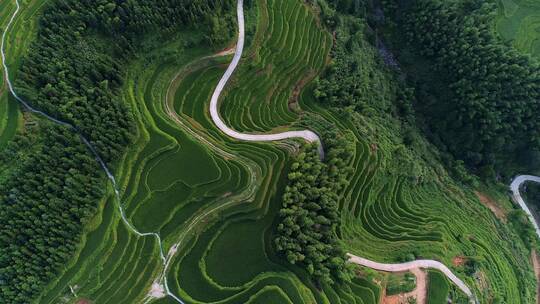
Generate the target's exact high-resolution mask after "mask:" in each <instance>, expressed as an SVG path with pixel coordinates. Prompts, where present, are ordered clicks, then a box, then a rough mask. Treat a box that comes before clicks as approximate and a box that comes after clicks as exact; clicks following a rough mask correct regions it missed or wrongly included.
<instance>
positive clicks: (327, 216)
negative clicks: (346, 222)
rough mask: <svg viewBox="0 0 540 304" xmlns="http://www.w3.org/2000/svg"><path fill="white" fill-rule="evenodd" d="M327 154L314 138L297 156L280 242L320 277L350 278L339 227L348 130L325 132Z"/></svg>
mask: <svg viewBox="0 0 540 304" xmlns="http://www.w3.org/2000/svg"><path fill="white" fill-rule="evenodd" d="M325 147H326V148H327V154H326V156H325V161H321V160H320V158H319V154H318V153H317V147H316V145H314V144H308V145H306V146H304V147H303V148H302V149H301V151H300V153H299V154H298V155H297V156H296V157H295V159H294V161H293V163H292V166H291V170H290V173H289V175H288V185H287V186H286V189H285V193H284V194H283V203H282V208H281V210H280V212H279V224H278V227H277V235H276V238H275V245H276V248H277V251H278V252H279V253H281V254H283V255H284V256H285V257H286V259H287V261H288V262H289V263H291V264H296V265H299V266H301V267H302V268H304V269H306V270H307V272H308V273H309V274H310V275H312V276H313V277H314V278H315V280H317V281H318V282H325V283H333V282H334V281H335V279H347V278H348V275H349V272H348V268H347V267H346V260H347V259H346V256H345V253H344V251H343V249H342V248H341V246H340V244H339V241H338V238H337V234H336V233H337V230H338V229H339V225H340V223H341V220H340V215H339V205H338V202H339V197H340V193H341V192H342V190H343V189H344V187H346V185H347V184H348V181H347V179H346V177H347V175H348V174H349V173H350V170H351V168H350V158H351V157H352V154H353V153H352V147H351V145H350V144H349V142H348V141H347V140H346V139H345V137H343V136H336V134H333V135H331V136H326V137H325Z"/></svg>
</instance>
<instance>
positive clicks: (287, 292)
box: [39, 1, 378, 303]
mask: <svg viewBox="0 0 540 304" xmlns="http://www.w3.org/2000/svg"><path fill="white" fill-rule="evenodd" d="M287 2H288V3H287V6H286V7H284V8H278V7H279V6H278V7H274V6H270V5H269V6H266V3H265V2H264V1H259V2H258V4H259V5H258V6H257V8H256V9H258V10H259V13H260V14H268V15H269V14H270V13H272V14H276V15H277V13H276V12H275V11H274V10H279V11H280V12H283V13H287V14H293V13H294V14H298V15H299V16H302V18H303V19H302V20H304V19H307V17H309V16H312V15H308V10H307V8H306V7H305V6H304V5H302V4H301V3H299V2H297V1H287ZM269 4H270V3H269ZM274 4H275V3H272V5H274ZM281 10H283V11H281ZM310 18H311V19H309V20H310V21H311V22H312V26H313V27H314V28H315V29H317V27H316V26H317V25H316V23H315V20H314V18H313V17H310ZM293 21H296V20H293ZM273 22H274V21H272V22H269V21H268V20H266V19H264V18H261V19H260V25H259V26H260V27H265V28H267V27H268V26H269V25H272V24H273ZM272 26H273V25H272ZM283 26H287V27H291V28H292V27H293V26H292V21H291V23H289V22H284V24H283ZM311 31H312V32H313V33H315V34H316V35H313V36H306V37H305V38H302V39H306V41H311V40H313V39H321V38H322V37H324V38H325V39H327V38H328V34H323V32H322V31H320V29H319V30H318V31H315V30H313V29H312V30H311ZM317 33H318V34H317ZM278 34H279V35H281V34H282V33H281V32H278ZM189 35H191V34H189V33H181V34H180V35H179V37H177V39H175V40H174V41H173V42H171V43H170V44H168V45H165V46H163V47H161V48H160V49H159V50H155V51H154V52H152V53H149V54H148V55H147V56H145V58H141V59H140V60H138V61H137V62H134V63H133V64H132V68H131V69H130V71H129V73H128V74H129V75H131V76H130V78H129V80H128V82H127V83H126V85H125V94H124V97H125V100H126V102H129V103H130V104H131V105H132V108H133V109H134V115H135V116H136V120H137V121H138V126H139V128H138V130H139V136H138V137H137V138H138V141H137V143H136V144H134V145H133V148H132V150H131V151H130V152H129V153H127V156H126V158H125V159H123V161H122V162H121V163H120V164H119V169H118V170H117V172H116V175H117V177H118V178H117V180H118V181H119V186H120V188H121V189H122V193H123V194H122V204H123V205H124V206H125V213H126V215H127V217H128V218H129V220H130V222H131V223H132V224H133V225H134V226H135V227H137V229H138V230H139V231H141V232H156V233H159V234H160V236H161V237H162V239H163V243H164V252H166V253H167V252H173V251H174V250H175V249H176V248H177V247H176V245H175V244H177V243H178V242H179V243H178V244H177V245H179V247H178V254H177V256H176V257H175V258H174V259H172V260H171V263H170V264H168V265H167V272H166V273H167V276H166V279H167V282H168V284H169V285H168V286H169V288H170V289H171V291H172V292H173V293H174V294H175V295H177V296H178V297H180V298H181V299H182V301H184V302H186V303H194V302H198V303H200V302H215V301H221V302H223V303H268V301H270V302H275V301H277V302H279V303H282V301H284V302H293V303H312V302H314V301H317V302H323V303H324V302H328V300H327V299H326V296H325V295H324V293H321V292H319V291H318V290H317V289H316V288H315V287H314V286H313V285H312V284H311V283H309V281H308V280H306V277H305V274H303V273H301V272H300V273H299V274H296V273H295V272H291V271H290V270H289V269H288V268H286V267H284V266H282V265H281V264H280V263H281V262H280V261H275V260H274V258H273V256H274V254H273V253H272V249H271V247H270V244H271V240H270V239H269V232H270V229H271V227H272V222H273V219H274V217H275V214H276V212H277V210H278V208H279V206H280V203H279V198H280V195H279V193H277V192H278V189H283V183H284V179H283V174H284V172H286V170H285V168H286V166H287V163H288V155H289V154H290V152H292V151H293V150H294V149H295V146H296V145H297V144H296V143H294V142H289V143H286V142H284V143H280V144H279V145H278V147H276V146H275V145H265V144H244V143H239V142H236V141H233V140H230V139H229V138H227V137H225V135H223V134H221V132H219V131H218V130H217V129H216V128H215V127H214V126H213V123H212V121H211V120H210V118H209V116H208V114H207V111H208V103H209V100H210V94H211V92H212V90H213V87H214V86H215V84H216V83H217V80H218V78H219V77H220V75H221V74H222V73H223V68H224V64H223V63H226V62H227V60H224V59H223V58H209V57H208V55H210V54H208V53H206V52H207V51H205V50H201V49H193V48H191V49H186V48H184V47H183V46H182V45H183V40H184V39H187V36H189ZM273 35H274V34H273V32H272V35H269V37H270V38H272V37H273ZM300 37H302V36H300V35H299V36H298V37H297V38H294V39H293V41H297V40H299V39H300ZM302 41H303V40H302ZM259 43H261V42H260V41H258V40H256V39H255V40H254V41H253V48H254V49H255V48H257V49H264V48H263V47H262V46H261V45H260V44H259ZM302 43H304V42H302ZM310 43H315V42H310ZM317 43H318V42H317ZM327 46H328V47H329V45H327ZM322 51H323V52H324V53H327V52H328V48H326V49H324V48H323V49H322ZM163 54H168V55H167V56H164V55H163ZM293 55H294V56H296V54H291V55H290V56H293ZM325 57H326V55H324V56H322V58H323V59H324V58H325ZM285 58H287V59H288V61H286V62H294V60H296V59H294V60H292V59H290V58H289V57H287V56H285ZM222 62H223V63H222ZM321 67H322V64H320V65H319V68H321ZM295 75H296V76H295ZM299 75H300V73H299V72H298V73H297V74H292V76H291V79H285V80H287V81H286V82H283V83H281V84H280V85H281V86H286V85H288V88H286V89H285V90H288V92H289V94H290V93H291V92H292V91H293V90H294V86H295V85H296V82H297V79H295V78H293V77H297V76H298V77H299ZM171 79H172V82H171ZM285 102H286V101H285ZM287 111H288V110H287ZM291 117H292V116H291ZM290 122H293V120H290ZM290 122H287V123H290ZM235 127H237V126H236V125H235ZM90 230H91V231H90V232H89V233H88V236H87V238H86V240H85V244H84V246H83V247H82V249H81V251H80V253H78V257H77V258H76V259H74V260H73V261H72V263H71V264H70V265H68V266H67V267H66V269H65V272H64V273H63V275H62V276H61V277H60V278H59V279H58V280H57V281H56V282H53V283H51V285H50V286H49V288H48V292H47V293H45V294H44V295H43V297H42V298H40V299H39V303H56V301H58V299H62V298H66V299H72V300H74V299H79V298H80V299H90V300H92V301H93V302H95V303H137V302H140V301H143V300H145V299H150V298H147V294H148V293H149V292H150V286H151V285H152V283H153V282H162V280H159V278H160V276H161V273H162V272H161V271H162V270H163V269H162V267H161V266H160V261H159V255H158V253H159V248H158V244H157V243H156V242H155V241H154V240H153V239H152V238H144V237H136V236H135V235H134V234H132V233H130V232H129V231H128V229H127V228H126V226H125V225H124V223H122V221H120V218H119V215H118V213H117V211H116V207H115V205H114V199H113V198H112V197H111V198H109V199H108V201H106V202H104V205H103V214H102V216H100V217H98V218H96V219H95V223H94V225H93V227H92V228H91V229H90ZM239 236H241V237H239ZM171 248H172V251H170V249H171ZM246 263H247V264H246ZM246 265H247V267H246ZM238 269H243V271H238ZM69 286H71V288H67V287H69ZM362 288H363V289H366V290H369V291H370V292H369V293H368V294H363V295H361V297H363V298H365V299H370V300H371V302H366V303H375V301H376V298H377V297H376V296H375V292H377V293H378V289H377V287H376V286H373V285H372V284H371V283H368V282H363V281H358V282H355V283H354V284H351V287H350V288H349V289H348V290H344V291H342V292H341V295H335V297H337V298H339V297H346V296H348V297H357V296H355V295H354V290H355V289H362ZM71 289H72V290H71ZM371 290H374V291H371ZM158 302H163V303H168V302H171V303H174V302H175V300H174V299H173V298H171V297H168V298H164V299H162V300H159V301H158Z"/></svg>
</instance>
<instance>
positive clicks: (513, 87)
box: [385, 0, 540, 179]
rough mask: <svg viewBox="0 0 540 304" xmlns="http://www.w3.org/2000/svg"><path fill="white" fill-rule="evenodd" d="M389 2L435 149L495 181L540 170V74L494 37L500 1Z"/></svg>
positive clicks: (526, 58) (397, 40) (397, 39)
mask: <svg viewBox="0 0 540 304" xmlns="http://www.w3.org/2000/svg"><path fill="white" fill-rule="evenodd" d="M385 3H386V8H387V11H388V14H389V15H390V16H393V18H394V19H393V22H394V23H395V24H397V26H394V28H393V29H394V33H393V35H394V37H395V39H394V43H395V46H396V48H395V49H396V52H397V53H398V54H399V55H400V60H401V61H402V62H403V64H404V67H405V68H406V72H407V76H408V77H409V80H410V82H411V83H412V84H413V86H415V88H416V101H415V106H416V109H417V110H418V112H419V113H421V116H422V120H423V121H424V122H425V129H426V130H427V133H428V134H429V135H430V137H431V139H432V140H433V142H434V143H436V144H437V145H438V146H439V147H440V148H441V149H442V150H443V151H448V152H450V153H451V154H452V155H453V156H454V158H455V159H458V160H463V161H465V163H466V164H467V165H468V166H469V167H470V168H472V169H474V171H475V172H476V173H477V174H479V175H481V176H483V177H485V178H489V179H492V178H495V177H496V176H497V175H498V174H501V173H503V174H512V173H515V172H516V170H520V169H523V168H527V169H528V170H534V168H538V167H539V166H540V163H539V162H540V161H539V159H540V120H539V119H538V117H540V96H539V94H540V87H539V86H540V82H539V81H538V79H539V77H540V67H539V64H538V62H537V61H535V60H534V59H531V58H530V57H529V56H527V55H524V54H522V53H520V52H519V51H517V50H515V49H514V48H512V47H510V46H508V45H507V44H505V43H503V41H502V40H501V39H500V38H499V37H498V36H497V35H496V34H495V33H494V31H493V23H494V17H495V15H496V10H497V6H496V4H495V3H494V1H476V0H466V1H439V0H418V1H409V2H403V3H400V4H399V5H398V2H393V1H386V2H385ZM398 7H399V8H398ZM403 38H404V39H403ZM398 45H399V47H397V46H398Z"/></svg>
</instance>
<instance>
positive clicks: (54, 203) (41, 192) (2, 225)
mask: <svg viewBox="0 0 540 304" xmlns="http://www.w3.org/2000/svg"><path fill="white" fill-rule="evenodd" d="M233 7H234V3H233V1H229V0H223V1H211V0H197V1H180V0H165V1H147V0H126V1H124V0H118V1H90V0H83V1H81V0H55V1H50V2H48V4H47V5H46V7H45V8H44V11H43V13H42V16H41V17H40V23H39V24H40V26H39V31H38V34H37V38H36V40H35V41H34V42H33V43H32V45H31V47H30V50H29V52H28V55H27V57H25V58H23V63H22V65H21V68H20V69H19V70H18V71H17V73H16V75H17V77H16V81H15V86H16V91H17V92H18V94H19V95H20V96H21V97H22V98H23V99H25V100H26V101H27V102H28V103H30V104H31V105H32V106H34V107H36V108H37V109H39V110H42V111H44V112H46V113H48V114H50V115H51V116H53V117H56V118H58V119H60V120H63V121H66V122H69V123H71V124H73V125H74V126H75V127H76V129H77V131H78V132H80V134H82V135H83V136H84V137H85V138H87V139H88V140H89V141H90V142H91V143H92V145H93V146H94V147H96V150H97V153H98V154H99V155H100V156H101V157H102V158H103V159H104V161H105V162H107V163H109V164H111V163H114V161H115V160H116V159H117V158H118V157H119V156H120V155H121V153H122V152H123V151H124V150H125V147H126V146H127V145H128V144H129V143H130V142H131V140H132V138H133V136H135V134H136V130H135V127H134V123H133V119H132V118H131V114H130V110H129V109H128V108H127V107H126V106H125V105H124V104H123V103H122V101H121V97H120V96H119V88H120V87H121V86H122V83H123V78H124V73H125V66H126V65H127V64H128V63H129V60H130V58H133V57H134V56H137V52H138V51H139V49H141V47H142V43H143V42H144V41H145V39H144V37H146V36H150V35H153V36H156V35H157V36H159V37H158V38H161V39H165V38H166V37H168V36H171V35H173V34H174V33H175V32H177V31H178V29H179V28H182V27H185V28H189V27H193V26H192V25H193V24H197V31H199V32H201V33H202V36H203V38H202V39H201V41H200V42H201V43H205V44H206V45H216V46H217V45H219V44H222V43H223V42H224V41H227V40H229V38H230V37H231V35H232V34H233V33H234V30H233V28H234V26H235V25H234V20H235V19H234V17H233V16H232V14H231V13H232V11H233V10H232V8H233ZM141 37H142V38H141ZM145 47H147V48H148V47H152V46H145ZM39 125H40V128H39V130H37V131H34V132H32V133H27V134H22V135H20V136H19V137H18V138H17V139H16V140H15V141H14V142H12V143H10V144H9V145H8V147H6V148H4V149H3V150H2V151H1V154H0V160H1V161H2V164H10V166H11V167H12V168H13V169H11V170H10V171H9V173H7V174H6V173H4V174H2V176H1V178H0V206H2V208H1V209H0V303H10V304H16V303H29V302H30V301H31V300H32V299H33V298H34V297H35V296H36V295H37V294H39V292H40V290H41V289H42V288H43V287H44V285H45V284H46V283H47V282H48V281H49V280H50V279H51V278H53V277H54V276H55V273H57V271H58V270H59V269H60V267H61V266H62V265H64V264H65V263H66V262H67V261H68V260H69V258H70V257H71V256H72V255H73V253H74V252H75V249H76V247H77V244H78V243H79V241H80V237H81V233H82V231H83V228H84V225H85V223H86V222H87V221H88V220H89V219H90V218H91V217H92V216H93V215H94V214H95V211H96V209H97V207H98V203H99V202H100V201H101V200H102V199H103V197H104V195H105V190H104V189H106V187H105V184H106V178H105V174H104V172H103V171H102V170H101V168H100V167H99V164H98V162H97V161H96V159H95V157H94V155H92V153H91V152H90V151H89V149H88V147H87V146H85V145H84V144H83V142H82V140H81V138H80V137H79V135H77V134H76V133H75V132H73V130H70V129H66V128H64V127H60V126H54V125H50V123H48V122H45V121H41V122H40V123H39ZM36 132H37V133H36ZM20 151H28V153H20Z"/></svg>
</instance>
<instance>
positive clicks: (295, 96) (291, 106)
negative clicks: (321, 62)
mask: <svg viewBox="0 0 540 304" xmlns="http://www.w3.org/2000/svg"><path fill="white" fill-rule="evenodd" d="M315 76H317V73H316V72H315V71H314V70H310V71H309V72H308V73H307V74H306V75H305V76H304V77H302V79H300V80H299V81H298V82H297V83H296V85H295V86H294V89H293V92H292V94H291V97H290V98H289V109H291V110H294V108H296V107H297V105H298V97H299V96H300V92H302V89H303V88H304V87H305V86H306V84H308V82H310V81H311V80H312V79H313V78H315Z"/></svg>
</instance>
